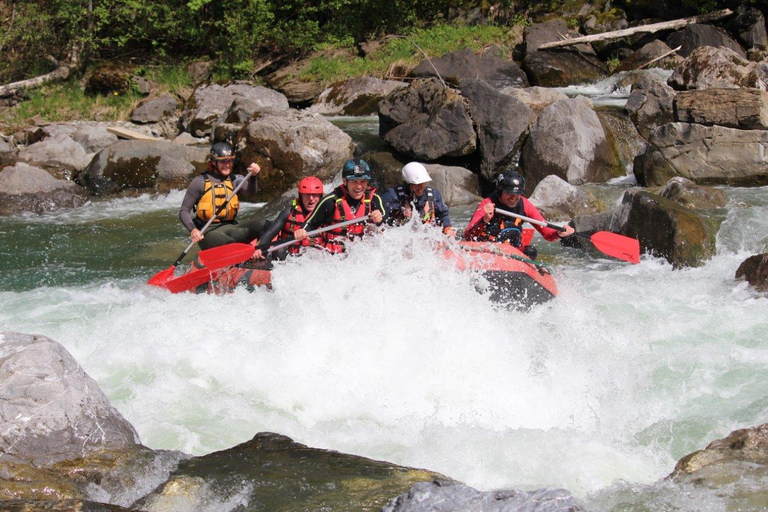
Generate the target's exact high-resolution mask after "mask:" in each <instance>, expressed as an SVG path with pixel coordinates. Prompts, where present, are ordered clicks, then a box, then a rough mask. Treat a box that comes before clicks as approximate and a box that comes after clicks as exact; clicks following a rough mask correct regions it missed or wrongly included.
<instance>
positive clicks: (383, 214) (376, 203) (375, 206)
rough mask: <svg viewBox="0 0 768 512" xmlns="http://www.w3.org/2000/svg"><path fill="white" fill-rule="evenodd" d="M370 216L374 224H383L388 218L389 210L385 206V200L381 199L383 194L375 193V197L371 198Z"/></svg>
mask: <svg viewBox="0 0 768 512" xmlns="http://www.w3.org/2000/svg"><path fill="white" fill-rule="evenodd" d="M377 212H378V213H377ZM370 217H371V220H372V221H373V222H374V224H376V225H377V226H381V224H382V223H383V222H384V221H385V220H386V219H387V210H386V209H385V208H384V202H383V201H382V200H381V196H380V195H379V194H376V193H374V194H373V197H372V198H371V214H370ZM377 218H378V220H377Z"/></svg>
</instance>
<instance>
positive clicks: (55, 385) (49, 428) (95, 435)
mask: <svg viewBox="0 0 768 512" xmlns="http://www.w3.org/2000/svg"><path fill="white" fill-rule="evenodd" d="M0 396H2V400H0V419H2V424H3V429H2V433H0V453H2V459H4V460H11V461H16V462H19V461H24V462H31V463H34V464H35V465H37V466H46V465H50V464H52V463H54V462H57V461H61V460H68V459H75V458H77V457H85V456H88V455H89V454H92V453H94V452H97V451H103V450H120V449H124V448H127V447H130V446H134V445H136V444H138V443H139V436H138V434H137V433H136V431H135V430H134V429H133V427H132V426H131V424H130V423H128V422H127V421H126V420H125V418H123V417H122V416H121V415H120V413H119V412H117V410H116V409H115V408H114V407H112V405H110V403H109V401H108V400H107V397H106V396H104V393H102V392H101V390H100V389H99V387H98V385H97V384H96V382H95V381H94V380H93V379H92V378H91V377H89V376H88V375H87V374H86V373H85V372H84V371H83V369H82V367H81V366H80V365H79V364H78V363H77V361H75V359H74V358H73V357H72V356H71V355H70V354H69V352H67V350H66V349H65V348H64V347H62V346H61V345H59V344H58V343H56V342H55V341H53V340H51V339H49V338H46V337H45V336H36V335H29V334H19V333H11V332H4V333H2V334H0Z"/></svg>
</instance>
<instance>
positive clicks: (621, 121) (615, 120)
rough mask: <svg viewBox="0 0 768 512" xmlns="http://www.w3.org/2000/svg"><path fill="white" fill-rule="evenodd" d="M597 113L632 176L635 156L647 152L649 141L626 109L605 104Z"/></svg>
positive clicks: (620, 158) (625, 167) (623, 164)
mask: <svg viewBox="0 0 768 512" xmlns="http://www.w3.org/2000/svg"><path fill="white" fill-rule="evenodd" d="M595 113H596V114H597V117H598V118H599V119H600V123H601V124H602V125H603V129H604V130H605V134H606V136H607V137H608V142H609V144H611V145H612V146H613V147H614V149H615V150H616V153H617V154H618V157H619V162H620V164H621V168H622V169H623V170H624V171H623V172H624V174H626V175H628V176H632V175H633V174H632V170H633V168H634V165H635V163H634V162H635V158H637V156H638V155H642V154H643V153H645V148H646V147H647V145H648V144H647V142H646V141H645V139H644V138H643V137H642V135H640V132H638V130H637V127H635V125H634V123H633V122H632V120H631V119H630V117H629V114H628V113H627V110H626V109H624V108H620V107H612V106H604V107H600V108H597V109H596V110H595Z"/></svg>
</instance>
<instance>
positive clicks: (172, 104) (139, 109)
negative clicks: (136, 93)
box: [131, 93, 179, 124]
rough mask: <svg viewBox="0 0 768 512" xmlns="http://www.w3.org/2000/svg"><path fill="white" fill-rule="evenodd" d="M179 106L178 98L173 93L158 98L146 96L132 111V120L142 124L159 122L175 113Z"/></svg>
mask: <svg viewBox="0 0 768 512" xmlns="http://www.w3.org/2000/svg"><path fill="white" fill-rule="evenodd" d="M178 106H179V102H178V100H177V99H176V97H175V96H174V95H173V94H171V93H165V94H163V95H162V96H158V97H156V98H146V99H144V100H141V101H140V102H139V104H138V105H137V106H136V108H135V109H133V112H131V121H133V122H134V123H141V124H145V123H157V122H159V121H160V120H161V119H163V118H164V117H167V116H169V115H171V114H173V113H174V112H175V111H176V109H177V108H178Z"/></svg>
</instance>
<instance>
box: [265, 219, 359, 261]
mask: <svg viewBox="0 0 768 512" xmlns="http://www.w3.org/2000/svg"><path fill="white" fill-rule="evenodd" d="M364 220H368V217H367V216H364V217H358V218H356V219H352V220H347V221H344V222H339V223H338V224H331V225H330V226H325V227H324V228H320V229H315V230H314V231H307V237H308V238H311V237H313V236H317V235H319V234H321V233H325V232H326V231H331V230H334V229H338V228H343V227H346V226H350V225H352V224H357V223H358V222H362V221H364ZM297 243H299V241H298V240H295V239H294V240H289V241H288V242H283V243H281V244H278V245H273V246H272V247H270V248H269V249H268V250H267V252H268V253H272V252H275V251H278V250H280V249H283V248H285V247H290V246H291V245H293V244H297Z"/></svg>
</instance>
